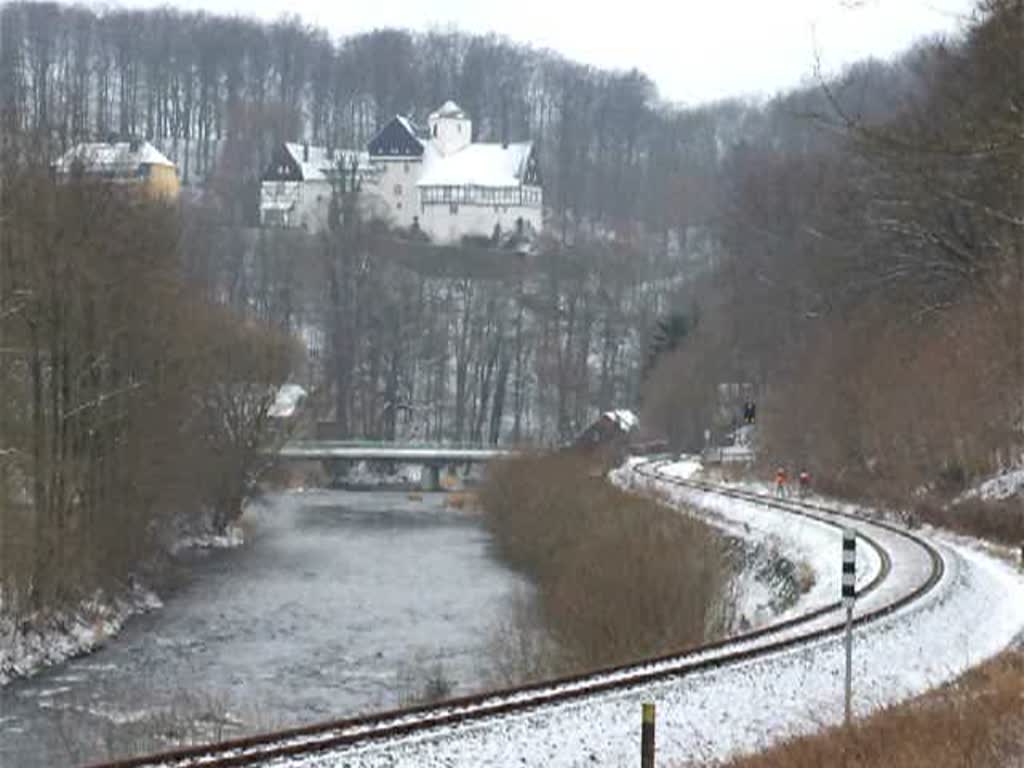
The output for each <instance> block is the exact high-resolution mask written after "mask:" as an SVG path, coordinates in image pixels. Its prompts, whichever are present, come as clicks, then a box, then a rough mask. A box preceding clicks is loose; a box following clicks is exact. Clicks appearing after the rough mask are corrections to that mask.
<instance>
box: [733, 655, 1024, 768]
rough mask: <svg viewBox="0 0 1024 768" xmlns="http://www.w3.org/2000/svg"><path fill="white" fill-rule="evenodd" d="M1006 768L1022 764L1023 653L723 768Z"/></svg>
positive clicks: (1023, 756)
mask: <svg viewBox="0 0 1024 768" xmlns="http://www.w3.org/2000/svg"><path fill="white" fill-rule="evenodd" d="M821 766H841V767H842V768H997V767H998V768H1012V767H1014V766H1016V767H1017V768H1019V767H1020V766H1024V651H1020V650H1016V651H1008V652H1006V653H1004V654H1002V655H1001V656H999V657H997V658H996V659H994V660H993V661H990V662H988V663H986V664H984V665H982V666H980V667H978V668H976V669H974V670H971V671H970V672H968V673H967V674H966V675H964V676H963V677H961V678H960V679H959V680H957V681H956V682H955V683H954V684H951V685H949V686H946V687H944V688H942V689H940V690H937V691H933V692H931V693H927V694H925V695H923V696H921V697H919V698H916V699H913V700H912V701H910V702H907V703H905V704H900V705H897V706H894V707H890V708H887V709H884V710H882V711H881V712H878V713H877V714H875V715H872V716H871V717H869V718H866V719H864V720H861V721H858V722H856V723H854V724H853V726H852V727H851V728H850V729H848V730H847V729H845V728H841V727H837V728H829V729H827V730H824V731H822V732H821V733H818V734H815V735H812V736H805V737H801V738H797V739H792V740H790V741H787V742H784V743H782V744H780V745H779V746H777V747H774V748H773V749H770V750H767V751H766V752H762V753H760V754H757V755H752V756H749V757H744V758H739V759H736V760H733V761H731V762H729V763H727V764H726V765H725V766H724V768H820V767H821Z"/></svg>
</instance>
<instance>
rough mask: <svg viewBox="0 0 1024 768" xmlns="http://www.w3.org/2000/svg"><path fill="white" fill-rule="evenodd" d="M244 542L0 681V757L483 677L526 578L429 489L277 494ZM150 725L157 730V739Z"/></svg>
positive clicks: (117, 750) (255, 509) (198, 560)
mask: <svg viewBox="0 0 1024 768" xmlns="http://www.w3.org/2000/svg"><path fill="white" fill-rule="evenodd" d="M243 522H244V527H245V528H246V537H247V542H246V544H245V545H244V546H242V547H240V548H238V549H234V550H227V551H209V552H194V553H190V554H189V555H188V556H187V557H186V558H185V560H184V563H183V566H184V570H185V576H184V578H183V579H182V580H181V583H180V584H179V585H178V586H176V587H175V588H174V589H173V591H172V592H171V593H170V594H168V595H166V596H165V605H164V607H163V608H162V609H160V610H158V611H155V612H153V613H151V614H148V615H145V616H140V617H137V618H135V619H132V620H131V621H130V622H129V623H128V625H127V626H126V627H125V629H124V631H123V632H122V633H121V634H120V635H119V636H118V637H117V638H116V639H114V640H112V641H111V642H110V643H109V644H108V645H107V646H106V647H105V648H103V649H101V650H99V651H97V652H96V653H93V654H91V655H89V656H85V657H82V658H80V659H77V660H74V661H71V662H69V663H67V664H64V665H61V666H58V667H55V668H52V669H50V670H48V671H46V672H44V673H42V674H40V675H38V676H36V677H33V678H31V679H29V680H26V681H21V682H17V683H14V684H12V685H9V686H8V687H6V688H4V689H0V765H2V766H4V768H43V767H44V766H45V768H52V767H53V766H61V765H76V764H81V763H85V762H90V761H96V760H100V759H106V758H108V757H111V756H113V755H115V754H116V755H125V754H131V753H133V752H136V751H143V750H145V751H152V750H153V749H159V748H166V747H169V746H172V745H173V744H174V743H176V742H181V741H186V740H189V739H197V738H198V739H209V738H227V737H230V736H234V735H238V734H240V733H242V732H251V731H254V730H266V729H270V728H275V727H282V726H285V725H292V724H297V723H304V722H312V721H316V720H323V719H328V718H331V717H337V716H344V715H351V714H355V713H358V712H366V711H370V710H374V709H381V708H385V707H394V706H397V705H399V704H402V703H408V702H409V700H410V698H411V697H412V696H414V695H415V694H416V693H417V692H418V691H421V690H422V689H423V687H424V685H425V682H426V680H427V679H429V678H431V677H435V676H437V675H435V674H432V673H434V672H435V671H436V670H440V671H441V675H440V677H443V678H444V679H446V680H448V681H452V682H453V683H454V689H453V693H454V694H458V693H464V692H468V691H470V690H473V689H477V688H480V687H483V686H484V685H485V684H486V680H487V675H488V670H489V669H490V668H491V666H490V663H489V659H490V656H489V651H490V645H491V641H492V638H493V637H494V633H495V632H496V631H497V628H498V627H499V626H500V625H501V624H502V622H503V621H505V620H507V618H508V617H509V616H510V611H511V610H512V605H513V602H514V600H515V597H516V595H518V594H521V593H523V592H524V591H526V590H528V586H527V585H526V583H525V582H524V581H523V580H522V579H521V578H520V577H519V576H518V575H516V574H515V573H513V572H511V571H509V570H508V569H507V568H505V567H504V566H503V565H501V564H500V563H499V562H498V561H496V560H495V559H494V558H493V557H492V556H491V553H490V547H489V536H488V534H487V532H486V530H485V529H484V528H483V526H482V525H481V523H480V520H479V518H477V517H476V516H474V515H473V514H472V513H466V512H462V511H458V510H454V509H449V508H447V507H446V504H445V497H444V496H443V495H441V494H425V495H424V496H423V497H422V499H417V498H416V497H410V496H408V495H407V494H405V493H396V492H352V491H314V492H307V493H294V494H292V493H290V494H280V495H276V496H272V497H269V498H268V499H266V500H265V501H264V502H263V503H262V504H260V505H256V506H252V507H250V509H248V510H247V511H246V514H245V515H244V517H243ZM157 734H160V735H157Z"/></svg>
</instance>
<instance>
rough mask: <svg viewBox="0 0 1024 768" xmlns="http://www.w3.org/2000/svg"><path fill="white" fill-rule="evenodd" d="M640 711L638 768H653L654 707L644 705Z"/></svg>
mask: <svg viewBox="0 0 1024 768" xmlns="http://www.w3.org/2000/svg"><path fill="white" fill-rule="evenodd" d="M640 711H641V718H640V768H654V705H653V704H644V705H643V706H642V707H641V710H640Z"/></svg>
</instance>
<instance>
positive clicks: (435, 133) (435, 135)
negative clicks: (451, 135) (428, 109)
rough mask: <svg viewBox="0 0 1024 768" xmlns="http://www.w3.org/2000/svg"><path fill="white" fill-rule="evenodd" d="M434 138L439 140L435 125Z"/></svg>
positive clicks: (435, 125)
mask: <svg viewBox="0 0 1024 768" xmlns="http://www.w3.org/2000/svg"><path fill="white" fill-rule="evenodd" d="M434 138H435V139H436V138H437V124H436V123H435V124H434Z"/></svg>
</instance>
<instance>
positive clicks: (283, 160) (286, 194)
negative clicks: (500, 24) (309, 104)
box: [260, 101, 544, 243]
mask: <svg viewBox="0 0 1024 768" xmlns="http://www.w3.org/2000/svg"><path fill="white" fill-rule="evenodd" d="M341 157H342V162H343V163H344V167H346V168H352V167H353V164H354V165H355V166H356V167H358V168H359V169H360V171H359V174H358V176H359V179H360V180H361V181H362V182H363V183H362V186H361V191H362V194H361V198H362V209H363V213H364V214H365V215H369V216H376V217H379V218H384V219H387V220H388V221H389V222H390V223H391V224H392V226H395V227H397V228H401V229H408V230H419V231H420V232H421V233H423V234H425V235H427V236H428V237H429V238H430V239H431V240H432V241H434V242H437V243H452V242H458V241H460V240H461V239H462V238H464V237H485V238H493V239H499V238H501V237H508V236H513V235H520V236H524V237H529V236H532V235H534V234H536V233H537V232H539V231H540V229H541V227H542V225H543V205H544V198H543V189H542V182H541V175H540V166H539V163H538V160H537V152H536V148H535V147H534V145H533V143H532V142H529V141H524V142H514V143H507V142H506V143H483V142H474V141H473V123H472V121H471V120H470V118H469V116H468V115H467V114H466V113H465V112H464V111H463V110H462V109H461V108H460V107H459V106H458V105H457V104H455V103H454V102H452V101H448V102H446V103H445V104H444V105H443V106H442V107H441V108H440V109H438V110H437V111H436V112H434V113H432V114H431V115H430V116H429V118H428V121H427V126H426V128H423V127H421V126H419V125H417V124H415V123H414V122H413V121H412V120H410V119H408V118H406V117H403V116H401V115H397V116H395V117H394V118H392V119H391V120H389V121H388V122H387V123H386V124H385V125H384V126H383V127H381V129H380V130H379V131H378V132H377V134H376V135H375V136H374V137H373V138H372V139H371V140H370V142H369V144H368V145H367V148H366V152H365V153H355V152H349V153H344V154H343V155H342V156H341ZM337 166H338V158H336V157H334V156H333V155H331V156H328V154H327V150H324V149H323V148H319V147H308V146H304V145H301V144H284V145H282V146H281V147H280V148H279V149H278V152H277V153H275V156H274V159H273V161H272V163H271V165H270V167H269V168H268V170H267V172H266V173H265V174H264V177H263V188H262V194H261V203H260V219H261V222H262V223H263V224H265V225H277V226H288V227H298V226H304V227H305V228H306V229H311V230H316V229H321V228H322V227H324V226H326V214H327V211H328V209H329V203H330V196H331V191H332V184H335V183H336V176H332V169H335V170H334V171H333V173H335V174H336V173H337V171H336V168H337Z"/></svg>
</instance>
